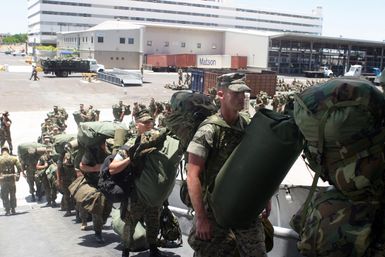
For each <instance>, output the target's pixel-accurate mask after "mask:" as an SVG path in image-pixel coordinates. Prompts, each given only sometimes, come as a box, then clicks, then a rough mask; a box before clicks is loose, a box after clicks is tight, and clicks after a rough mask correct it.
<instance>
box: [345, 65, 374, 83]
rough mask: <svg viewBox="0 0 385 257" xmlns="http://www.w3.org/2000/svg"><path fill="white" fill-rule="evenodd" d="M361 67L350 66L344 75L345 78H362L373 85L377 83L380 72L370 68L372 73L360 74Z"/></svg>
mask: <svg viewBox="0 0 385 257" xmlns="http://www.w3.org/2000/svg"><path fill="white" fill-rule="evenodd" d="M362 70H363V68H362V65H359V64H355V65H351V66H350V69H349V71H348V72H346V73H345V74H344V76H346V77H363V78H365V79H367V80H370V81H371V82H373V83H374V84H378V83H379V78H380V76H381V70H380V69H379V68H371V70H372V72H366V73H364V72H362Z"/></svg>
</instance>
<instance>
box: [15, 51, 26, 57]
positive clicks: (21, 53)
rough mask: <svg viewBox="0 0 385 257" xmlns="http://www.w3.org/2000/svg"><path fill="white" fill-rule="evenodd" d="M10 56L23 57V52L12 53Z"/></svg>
mask: <svg viewBox="0 0 385 257" xmlns="http://www.w3.org/2000/svg"><path fill="white" fill-rule="evenodd" d="M12 55H13V56H25V52H19V51H16V52H12Z"/></svg>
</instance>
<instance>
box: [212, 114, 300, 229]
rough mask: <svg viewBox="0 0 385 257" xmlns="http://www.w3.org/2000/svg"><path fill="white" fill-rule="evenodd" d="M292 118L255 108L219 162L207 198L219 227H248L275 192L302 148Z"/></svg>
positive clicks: (298, 133)
mask: <svg viewBox="0 0 385 257" xmlns="http://www.w3.org/2000/svg"><path fill="white" fill-rule="evenodd" d="M302 140H303V138H302V135H301V133H300V132H299V130H298V127H297V125H296V124H295V122H294V119H293V118H292V117H290V116H286V115H283V114H280V113H277V112H274V111H271V110H268V109H262V110H260V111H258V112H257V113H256V114H255V115H254V117H253V118H252V119H251V122H250V124H249V125H248V126H247V127H246V129H245V134H244V136H243V138H242V140H241V142H240V143H239V145H238V146H237V147H236V148H235V149H234V151H233V152H232V153H231V155H230V156H229V158H228V159H227V160H226V162H225V163H224V164H223V166H222V168H221V169H220V171H219V173H218V175H217V177H216V179H215V186H214V188H213V190H212V192H211V193H209V196H208V197H209V202H210V206H211V207H212V210H213V213H214V216H215V218H216V220H217V222H218V223H219V224H220V225H221V226H223V227H229V228H243V227H248V226H249V225H250V223H251V222H252V221H254V220H255V219H256V218H257V217H258V215H259V214H260V213H261V212H262V210H263V209H264V208H265V207H266V205H267V203H268V201H269V200H270V198H271V197H272V196H273V194H274V193H275V192H276V190H277V188H278V187H279V185H280V183H281V182H282V180H283V179H284V178H285V176H286V174H287V172H288V171H289V170H290V168H291V166H292V165H293V164H294V162H295V161H296V160H297V158H298V156H299V154H300V153H301V151H302Z"/></svg>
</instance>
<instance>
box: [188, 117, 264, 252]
mask: <svg viewBox="0 0 385 257" xmlns="http://www.w3.org/2000/svg"><path fill="white" fill-rule="evenodd" d="M214 116H216V117H217V118H218V117H219V119H220V120H222V122H223V119H222V117H221V116H220V115H219V114H216V115H214ZM212 117H213V116H212ZM212 117H209V118H208V119H211V118H212ZM206 121H207V119H206ZM203 123H205V121H204V122H203ZM245 125H246V120H244V118H241V117H240V119H239V120H238V122H237V124H235V125H234V126H232V127H229V126H228V125H227V127H226V128H224V127H221V126H219V125H217V124H213V123H211V122H208V124H207V123H205V125H203V126H201V127H200V128H199V129H198V131H197V132H196V133H195V135H194V138H193V140H192V142H191V143H190V144H189V146H188V149H187V152H189V153H192V154H195V155H197V156H200V157H201V158H203V159H205V160H206V169H205V170H204V171H203V173H202V179H201V183H202V195H203V196H204V199H203V202H204V205H205V209H206V213H207V215H208V219H209V221H210V222H211V224H212V225H213V237H212V239H211V240H209V241H205V240H200V239H198V238H196V235H195V224H196V223H195V222H194V225H193V228H192V229H191V231H190V235H189V238H188V242H189V244H190V246H191V247H192V248H193V249H194V251H195V255H194V256H195V257H215V256H218V257H226V256H229V257H230V256H234V252H235V251H236V249H235V248H237V250H238V252H239V254H240V255H241V256H244V257H245V256H248V257H250V256H258V257H259V256H267V255H266V248H265V242H264V241H265V235H264V231H263V226H262V223H261V220H260V219H259V218H257V219H256V220H255V221H254V222H253V223H252V224H250V226H249V227H248V228H247V229H226V228H223V227H221V226H220V225H219V224H218V223H217V222H216V220H215V217H214V215H213V213H212V210H211V207H210V206H209V203H208V201H207V197H205V196H206V195H207V191H211V190H212V188H211V185H213V181H214V180H215V177H216V176H217V174H218V172H219V170H220V167H221V166H222V164H223V163H224V161H225V160H226V159H227V158H228V156H229V155H230V154H231V152H232V151H233V149H234V148H235V147H236V146H237V145H238V144H239V142H240V140H241V135H243V131H244V127H245ZM217 138H221V141H220V142H217V141H216V139H217ZM203 178H204V179H203ZM194 221H195V220H194Z"/></svg>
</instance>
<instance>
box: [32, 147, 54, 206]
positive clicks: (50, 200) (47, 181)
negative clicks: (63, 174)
mask: <svg viewBox="0 0 385 257" xmlns="http://www.w3.org/2000/svg"><path fill="white" fill-rule="evenodd" d="M51 152H52V149H51V148H47V150H46V152H45V154H43V156H41V157H40V159H39V161H38V162H37V164H36V172H37V173H38V176H39V177H40V179H41V182H42V184H43V188H44V192H45V197H46V200H47V204H46V205H45V207H52V208H55V207H57V203H56V201H55V200H56V198H57V190H56V186H55V185H54V184H52V176H51V174H47V171H48V170H49V169H48V168H49V166H50V165H51V164H53V163H54V162H53V160H52V157H51Z"/></svg>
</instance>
